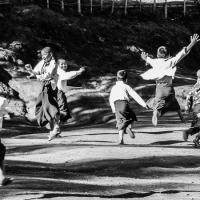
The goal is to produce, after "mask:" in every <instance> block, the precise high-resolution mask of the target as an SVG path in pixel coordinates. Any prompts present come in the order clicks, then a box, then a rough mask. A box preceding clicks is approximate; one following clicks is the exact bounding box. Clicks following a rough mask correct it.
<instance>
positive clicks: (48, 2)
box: [47, 0, 49, 9]
mask: <svg viewBox="0 0 200 200" xmlns="http://www.w3.org/2000/svg"><path fill="white" fill-rule="evenodd" d="M47 8H48V9H49V0H47Z"/></svg>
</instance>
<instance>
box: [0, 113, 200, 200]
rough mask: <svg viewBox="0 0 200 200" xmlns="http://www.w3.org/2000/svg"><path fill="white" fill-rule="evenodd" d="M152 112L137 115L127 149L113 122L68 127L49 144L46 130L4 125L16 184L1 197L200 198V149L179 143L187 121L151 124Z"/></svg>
mask: <svg viewBox="0 0 200 200" xmlns="http://www.w3.org/2000/svg"><path fill="white" fill-rule="evenodd" d="M150 115H151V113H150V112H143V113H142V112H141V113H140V114H139V122H137V124H135V131H136V138H135V139H131V138H129V136H128V135H126V136H125V143H126V145H123V146H119V145H117V139H118V138H117V131H116V129H115V123H114V121H110V122H109V123H107V124H97V125H90V126H80V127H75V126H73V125H63V126H62V129H63V132H62V138H58V139H54V140H53V141H51V142H48V141H47V135H48V133H47V132H46V131H45V130H41V129H39V128H37V127H36V126H33V125H30V124H28V123H20V121H7V122H6V123H5V127H6V128H5V129H3V130H2V131H1V133H2V137H3V139H2V141H3V143H4V144H5V145H6V146H7V155H6V171H7V174H8V175H9V176H10V177H12V178H13V179H14V180H13V183H12V184H10V185H8V186H4V187H1V188H0V199H4V200H10V199H12V200H15V199H16V200H25V199H26V200H29V199H31V200H33V199H53V200H54V199H60V200H64V199H81V200H82V199H83V200H88V199H113V198H114V199H144V200H149V199H153V200H165V199H173V200H174V199H180V200H184V199H187V200H188V199H191V200H197V199H200V175H199V174H200V149H195V148H193V146H192V139H193V138H189V141H188V142H183V139H182V131H183V130H184V129H186V128H187V127H188V126H189V123H187V124H182V123H180V121H179V120H178V118H177V116H176V115H175V114H174V113H172V114H170V115H169V116H165V117H163V118H161V120H160V121H159V125H158V127H153V126H152V124H151V118H150V117H151V116H150ZM8 133H9V134H8Z"/></svg>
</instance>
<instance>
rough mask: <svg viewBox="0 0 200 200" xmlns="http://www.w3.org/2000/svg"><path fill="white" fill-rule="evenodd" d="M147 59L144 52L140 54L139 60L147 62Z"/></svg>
mask: <svg viewBox="0 0 200 200" xmlns="http://www.w3.org/2000/svg"><path fill="white" fill-rule="evenodd" d="M147 57H148V53H145V52H142V53H141V58H142V60H144V61H146V60H147Z"/></svg>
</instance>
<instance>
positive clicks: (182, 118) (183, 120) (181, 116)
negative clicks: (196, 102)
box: [177, 110, 186, 123]
mask: <svg viewBox="0 0 200 200" xmlns="http://www.w3.org/2000/svg"><path fill="white" fill-rule="evenodd" d="M177 113H178V116H179V118H180V120H181V121H182V122H183V123H186V120H185V118H184V117H183V114H182V113H181V110H178V111H177Z"/></svg>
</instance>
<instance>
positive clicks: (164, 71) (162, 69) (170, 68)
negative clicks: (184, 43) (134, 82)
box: [141, 48, 189, 80]
mask: <svg viewBox="0 0 200 200" xmlns="http://www.w3.org/2000/svg"><path fill="white" fill-rule="evenodd" d="M188 53H189V52H187V51H186V48H183V49H182V50H181V51H180V52H179V53H178V54H177V55H176V56H174V57H170V58H155V59H152V58H150V57H147V60H146V63H147V64H149V65H150V66H151V67H152V69H149V70H147V71H146V72H144V73H143V74H141V77H142V78H143V79H145V80H155V79H161V78H163V77H164V76H171V77H174V76H175V73H176V65H177V63H178V62H179V61H181V60H182V59H183V58H184V57H185V56H186V55H187V54H188Z"/></svg>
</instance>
